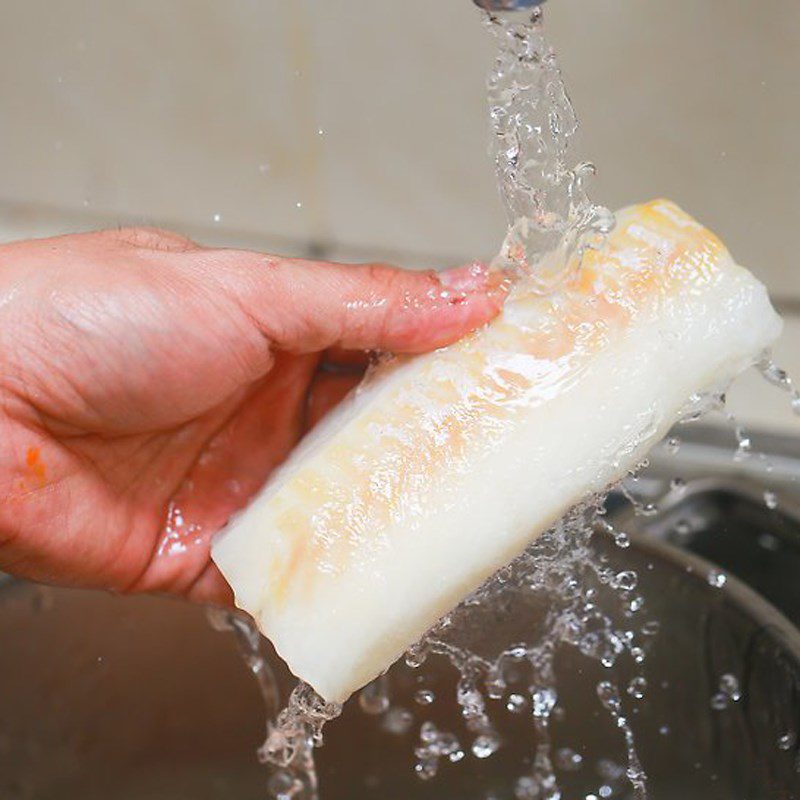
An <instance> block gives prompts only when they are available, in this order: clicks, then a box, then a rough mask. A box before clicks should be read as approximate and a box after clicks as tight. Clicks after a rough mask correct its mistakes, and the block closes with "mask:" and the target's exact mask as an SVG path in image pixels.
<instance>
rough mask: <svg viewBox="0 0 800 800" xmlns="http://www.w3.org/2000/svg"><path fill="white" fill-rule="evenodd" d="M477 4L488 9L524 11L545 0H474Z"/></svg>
mask: <svg viewBox="0 0 800 800" xmlns="http://www.w3.org/2000/svg"><path fill="white" fill-rule="evenodd" d="M474 2H475V5H476V6H480V7H481V8H483V9H485V10H486V11H523V10H525V9H526V8H535V7H536V6H540V5H542V3H543V2H544V0H474Z"/></svg>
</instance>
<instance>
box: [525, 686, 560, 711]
mask: <svg viewBox="0 0 800 800" xmlns="http://www.w3.org/2000/svg"><path fill="white" fill-rule="evenodd" d="M557 700H558V695H557V694H556V692H555V689H552V688H550V687H547V688H546V689H536V690H535V691H534V692H533V693H532V694H531V701H532V704H533V705H532V709H531V711H532V713H533V716H534V717H537V718H539V719H541V718H545V719H546V718H547V717H549V716H550V712H551V711H552V710H553V706H554V705H555V704H556V701H557Z"/></svg>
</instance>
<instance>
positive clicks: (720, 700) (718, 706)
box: [711, 692, 731, 711]
mask: <svg viewBox="0 0 800 800" xmlns="http://www.w3.org/2000/svg"><path fill="white" fill-rule="evenodd" d="M730 704H731V699H730V697H728V695H727V694H725V693H724V692H715V693H714V694H713V695H711V708H713V709H714V711H724V710H725V709H726V708H727V707H728V706H729V705H730Z"/></svg>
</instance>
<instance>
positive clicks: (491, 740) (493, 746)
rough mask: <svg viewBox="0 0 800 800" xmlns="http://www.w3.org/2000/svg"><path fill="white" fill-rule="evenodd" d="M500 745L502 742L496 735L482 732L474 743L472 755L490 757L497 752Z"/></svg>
mask: <svg viewBox="0 0 800 800" xmlns="http://www.w3.org/2000/svg"><path fill="white" fill-rule="evenodd" d="M498 747H500V742H499V741H498V740H497V738H496V737H494V736H489V735H487V734H481V735H480V736H478V737H477V738H476V739H475V741H474V742H473V743H472V755H474V756H475V758H489V756H491V755H492V754H494V753H496V752H497V748H498Z"/></svg>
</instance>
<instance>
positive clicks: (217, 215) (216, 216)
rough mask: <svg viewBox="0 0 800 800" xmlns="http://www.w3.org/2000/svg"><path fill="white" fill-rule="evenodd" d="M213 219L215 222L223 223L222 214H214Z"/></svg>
mask: <svg viewBox="0 0 800 800" xmlns="http://www.w3.org/2000/svg"><path fill="white" fill-rule="evenodd" d="M212 219H213V220H214V222H221V221H222V214H214V216H213V217H212Z"/></svg>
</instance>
